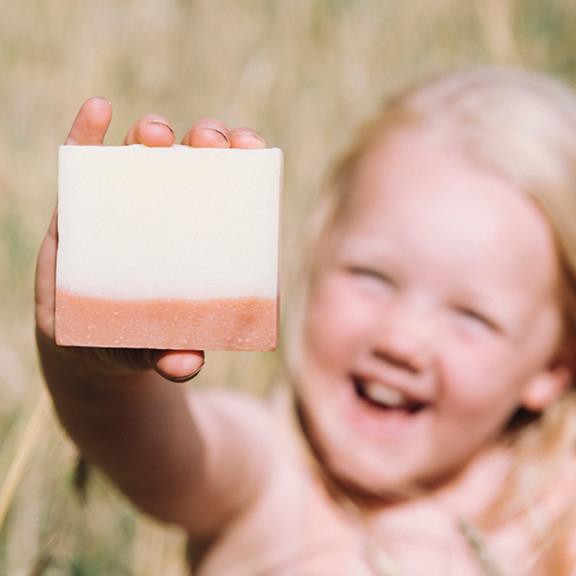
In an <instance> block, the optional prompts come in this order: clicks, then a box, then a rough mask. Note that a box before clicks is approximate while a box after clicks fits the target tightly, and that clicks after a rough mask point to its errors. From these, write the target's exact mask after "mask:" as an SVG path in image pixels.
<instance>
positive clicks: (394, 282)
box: [299, 130, 567, 492]
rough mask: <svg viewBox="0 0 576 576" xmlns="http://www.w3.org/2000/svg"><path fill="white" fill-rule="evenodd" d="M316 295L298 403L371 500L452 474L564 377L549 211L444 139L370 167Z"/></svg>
mask: <svg viewBox="0 0 576 576" xmlns="http://www.w3.org/2000/svg"><path fill="white" fill-rule="evenodd" d="M352 198H353V199H352V200H351V201H350V204H349V206H348V207H347V209H346V211H345V213H344V214H343V215H342V216H341V217H340V220H339V223H338V225H337V226H336V229H335V231H334V233H333V235H332V238H331V240H330V241H328V242H327V243H326V246H325V247H324V250H323V252H322V255H321V258H320V262H319V263H318V268H317V270H316V275H315V277H314V281H313V283H312V287H311V293H310V298H309V310H308V314H307V323H306V326H305V354H306V359H305V362H304V371H303V373H302V374H303V376H302V381H301V386H300V389H299V395H300V398H301V402H302V405H303V409H304V414H305V418H306V421H307V425H308V427H309V429H310V434H311V435H312V438H313V441H314V443H315V444H316V445H317V447H318V450H319V452H320V453H321V455H322V458H323V460H324V462H325V464H326V465H327V466H328V467H329V469H330V470H331V471H332V473H334V474H335V475H336V476H338V477H339V478H340V479H343V480H345V481H347V482H352V483H353V484H355V485H356V486H357V487H360V488H362V489H364V490H369V491H373V492H386V491H389V490H401V489H402V488H408V487H415V486H416V485H425V484H430V483H436V482H438V481H440V482H441V481H443V480H447V479H448V478H450V477H451V476H452V475H453V474H455V473H456V472H457V471H459V470H461V469H462V468H463V467H464V466H465V464H466V463H468V462H469V461H470V460H471V458H472V457H473V456H474V455H475V454H476V453H478V452H479V451H480V450H481V449H482V448H483V447H485V446H486V445H488V444H490V443H491V442H492V441H493V440H494V439H495V438H496V437H497V436H498V435H499V434H500V433H501V432H502V431H503V429H504V427H505V426H506V424H507V422H508V421H509V419H510V417H511V415H512V414H513V413H514V412H515V411H516V410H517V408H519V407H520V406H522V405H524V406H526V407H528V408H530V409H533V410H541V409H543V408H544V407H545V406H546V405H547V404H549V403H550V402H552V401H553V400H555V399H556V398H557V397H558V395H559V394H560V392H561V390H562V386H563V385H564V384H565V383H566V381H567V374H566V371H565V370H564V369H563V368H562V366H561V365H560V364H559V362H558V361H557V358H556V352H557V349H558V344H559V340H560V332H561V321H562V318H561V310H560V306H559V303H558V298H557V294H558V289H557V286H558V266H557V259H556V254H555V248H554V243H553V239H552V235H551V233H550V231H549V229H548V226H547V224H546V222H545V220H544V218H543V216H542V215H541V214H540V213H539V211H538V209H537V208H536V207H535V206H534V205H533V204H532V203H531V202H530V201H529V200H528V199H527V197H525V196H524V195H523V193H521V192H520V191H519V190H517V189H516V188H515V187H514V186H513V185H511V184H510V183H508V182H506V181H504V180H503V179H500V178H499V177H497V176H495V175H492V174H491V173H489V172H487V171H484V170H482V169H480V168H479V167H477V166H476V165H474V164H473V163H472V162H471V161H469V160H467V159H466V157H465V156H464V155H463V153H461V152H460V151H459V150H458V149H456V147H455V146H454V145H451V144H450V142H449V140H448V139H447V138H445V137H443V136H442V134H439V133H432V132H427V131H424V130H404V131H400V132H398V133H395V134H393V135H391V136H390V137H389V138H387V140H386V142H383V143H381V144H380V145H378V146H375V147H374V148H373V149H372V151H370V152H369V153H368V154H366V156H365V157H364V158H363V159H362V160H361V162H360V164H359V166H358V169H357V172H356V177H355V179H354V183H353V193H352Z"/></svg>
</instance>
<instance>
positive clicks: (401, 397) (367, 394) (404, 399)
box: [353, 377, 427, 414]
mask: <svg viewBox="0 0 576 576" xmlns="http://www.w3.org/2000/svg"><path fill="white" fill-rule="evenodd" d="M353 381H354V388H355V390H356V394H357V395H358V396H359V397H360V398H362V399H363V400H365V401H366V402H368V403H369V404H371V405H373V406H375V407H377V408H380V409H383V410H396V411H404V412H407V413H408V414H415V413H417V412H420V411H421V410H423V409H424V408H425V407H426V406H427V403H426V402H422V401H420V400H416V399H415V398H412V397H410V396H408V395H407V394H404V393H403V392H401V391H400V390H398V389H396V388H391V387H389V386H387V385H385V384H382V383H380V382H375V381H372V380H363V379H361V378H359V377H354V378H353Z"/></svg>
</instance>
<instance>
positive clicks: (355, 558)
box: [36, 98, 527, 576]
mask: <svg viewBox="0 0 576 576" xmlns="http://www.w3.org/2000/svg"><path fill="white" fill-rule="evenodd" d="M110 120H111V106H110V104H109V103H108V102H107V101H106V100H104V99H101V98H93V99H90V100H88V101H87V102H86V103H85V104H84V105H83V106H82V108H81V109H80V111H79V113H78V116H77V117H76V120H75V121H74V124H73V126H72V129H71V130H70V134H69V136H68V138H67V140H66V143H67V144H71V145H88V144H90V145H99V144H102V143H103V140H104V136H105V134H106V130H107V128H108V125H109V123H110ZM175 141H176V137H175V135H174V132H173V130H172V128H171V127H170V125H169V123H168V122H167V121H166V120H165V119H164V118H163V117H161V116H158V115H148V116H145V117H144V118H142V119H141V120H140V121H139V122H137V123H136V124H135V125H134V126H133V127H132V128H131V129H130V130H129V131H128V133H127V135H126V139H125V144H135V143H140V144H145V145H147V146H171V145H173V144H174V143H175ZM181 142H182V144H185V145H188V146H198V147H231V148H262V147H265V146H266V143H265V142H264V140H263V139H262V138H261V136H259V135H258V134H256V133H255V132H253V131H252V130H249V129H245V128H237V129H234V130H229V129H228V128H227V127H226V126H225V125H224V124H222V123H221V122H218V121H217V120H213V119H204V120H201V121H199V122H198V123H196V124H195V125H194V126H192V127H191V128H190V130H189V131H188V132H187V133H186V134H185V135H184V137H183V138H182V140H181ZM56 247H57V221H56V215H54V217H53V219H52V222H51V225H50V228H49V230H48V232H47V235H46V238H45V240H44V242H43V244H42V247H41V250H40V254H39V257H38V264H37V275H36V321H37V340H38V348H39V353H40V358H41V362H42V367H43V370H44V373H45V377H46V381H47V383H48V386H49V389H50V392H51V394H52V397H53V399H54V404H55V408H56V411H57V413H58V416H59V418H60V420H61V421H62V423H63V425H64V427H65V428H66V430H67V431H68V433H69V434H70V436H71V437H72V438H73V440H74V441H75V442H76V444H77V445H78V446H79V448H80V450H81V451H82V453H83V454H85V455H86V457H87V458H88V459H89V461H91V462H92V463H94V464H96V465H97V466H99V467H100V468H101V469H102V470H104V471H105V472H106V474H107V475H108V476H109V477H110V478H111V479H112V481H113V482H115V483H116V484H117V485H118V486H119V487H120V488H121V489H122V490H123V491H124V493H125V494H126V495H127V496H128V497H129V498H130V499H131V500H132V501H133V502H134V503H135V504H136V505H137V506H139V507H140V508H141V509H143V510H144V511H145V512H147V513H149V514H152V515H154V516H155V517H157V518H159V519H161V520H164V521H166V522H170V523H175V524H177V525H180V526H181V527H182V528H183V529H184V530H185V531H186V532H187V533H188V534H189V535H190V540H191V543H192V544H193V548H194V550H195V553H194V554H193V558H192V564H193V565H194V566H195V568H196V570H195V572H194V573H195V574H200V575H203V576H216V575H220V576H224V575H229V576H243V575H246V576H254V575H255V574H274V575H294V576H296V575H299V576H302V575H312V574H322V575H324V574H334V575H340V574H342V575H352V576H354V575H358V576H369V575H374V574H388V573H390V574H394V573H395V572H386V571H385V569H384V567H385V563H384V560H383V559H382V557H381V556H380V553H378V552H374V551H373V550H372V548H373V546H372V544H374V545H375V546H376V547H377V548H382V549H386V551H387V552H389V553H391V555H392V556H394V557H395V558H396V561H398V563H399V564H400V565H401V566H402V570H403V571H402V572H401V573H405V574H410V575H420V574H426V575H427V576H434V575H436V574H437V575H446V574H458V575H462V576H468V575H470V576H474V575H477V574H482V572H481V571H480V570H479V566H478V561H477V559H476V558H475V557H474V555H473V554H472V553H471V551H470V547H469V545H467V543H466V542H465V540H464V539H463V538H462V535H461V534H460V533H459V532H458V529H457V526H456V518H455V515H456V514H455V512H453V510H455V509H456V508H457V509H458V513H459V514H461V513H469V514H470V515H471V516H473V515H474V514H475V513H476V512H478V510H476V509H474V505H477V506H479V507H481V506H482V504H483V502H482V501H481V499H479V498H476V499H474V500H470V499H468V498H467V496H466V495H467V494H469V493H471V492H473V493H474V494H478V493H483V494H484V495H485V499H486V501H489V499H490V497H491V493H490V489H491V488H490V487H492V489H493V488H494V486H497V485H498V483H499V482H498V481H497V479H498V478H500V479H503V478H504V476H505V474H506V472H507V469H508V460H507V457H506V454H505V453H504V452H503V451H502V450H500V449H497V448H495V449H493V450H487V451H486V452H485V454H483V455H482V457H481V458H478V459H477V460H476V463H475V465H474V467H471V468H469V469H467V470H466V473H465V474H462V475H461V476H460V477H459V478H458V481H457V482H454V483H453V484H452V485H451V486H450V487H449V489H447V490H445V491H444V493H443V494H441V495H439V494H436V495H435V496H434V497H432V496H427V497H422V498H416V499H413V500H412V501H408V502H404V503H402V504H399V505H384V503H380V505H378V506H377V507H376V508H372V509H369V508H366V509H365V510H364V512H363V513H362V514H359V512H358V511H359V509H360V508H361V507H362V506H361V505H360V504H359V503H357V506H354V505H352V506H351V500H350V499H348V498H347V497H345V496H344V495H343V493H342V492H338V491H337V492H336V493H334V492H333V491H332V489H331V484H330V482H328V483H327V482H325V479H324V478H323V474H322V473H319V470H320V468H319V467H318V466H317V464H315V463H313V460H312V459H311V456H310V454H309V452H308V450H307V448H306V446H305V444H304V443H303V442H302V435H301V433H300V431H299V428H298V426H297V425H296V423H295V419H294V418H293V417H292V414H291V410H290V404H289V402H288V401H285V400H282V399H281V400H280V401H279V402H275V403H273V405H272V406H270V405H268V404H266V403H264V402H263V401H260V400H257V399H253V398H248V397H244V396H241V395H239V394H234V393H231V392H209V393H206V392H202V393H199V392H193V393H191V394H189V395H188V396H187V394H186V392H185V390H184V388H183V387H182V386H181V385H180V384H179V382H182V381H186V380H189V379H190V378H192V377H193V375H194V374H196V373H197V372H198V371H199V370H200V369H201V368H202V365H203V363H204V355H203V353H202V352H199V351H183V352H173V351H144V350H136V351H131V350H103V349H75V348H62V347H58V346H56V345H55V343H54V325H53V318H54V288H55V287H54V278H55V262H56ZM453 502H458V506H457V507H453V506H452V503H453ZM463 502H468V504H467V505H464V504H463ZM526 530H527V528H526V527H525V526H512V527H508V528H507V529H506V530H502V531H500V532H499V533H496V534H495V536H494V538H492V540H491V541H490V545H491V546H494V547H496V548H498V547H500V548H502V547H507V549H509V550H512V551H513V553H514V554H522V553H524V554H525V552H526V551H525V549H524V547H525V545H526V540H527V535H526ZM416 550H417V552H418V553H415V551H416Z"/></svg>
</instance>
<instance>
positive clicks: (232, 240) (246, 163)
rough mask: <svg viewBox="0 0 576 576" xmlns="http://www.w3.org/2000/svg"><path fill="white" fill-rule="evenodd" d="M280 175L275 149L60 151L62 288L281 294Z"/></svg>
mask: <svg viewBox="0 0 576 576" xmlns="http://www.w3.org/2000/svg"><path fill="white" fill-rule="evenodd" d="M281 172H282V152H281V151H280V150H279V149H277V148H268V149H263V150H237V149H234V150H232V149H215V148H191V147H189V146H173V147H171V148H149V147H146V146H142V145H132V146H61V147H60V159H59V192H58V194H59V196H58V233H59V245H58V261H57V286H58V288H59V289H60V290H65V291H68V292H70V293H72V294H77V295H83V296H92V297H100V298H111V299H141V298H186V299H207V298H229V297H270V298H275V297H276V294H277V289H278V287H277V278H278V226H279V198H280V182H281Z"/></svg>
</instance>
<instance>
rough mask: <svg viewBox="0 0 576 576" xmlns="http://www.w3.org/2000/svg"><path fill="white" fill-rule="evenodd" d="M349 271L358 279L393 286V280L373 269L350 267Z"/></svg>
mask: <svg viewBox="0 0 576 576" xmlns="http://www.w3.org/2000/svg"><path fill="white" fill-rule="evenodd" d="M349 271H350V273H351V274H353V275H354V276H358V277H360V278H365V279H367V280H374V281H375V282H378V283H381V284H386V285H388V286H394V285H395V282H394V280H393V279H392V278H391V277H390V276H388V275H387V274H386V273H384V272H382V271H380V270H376V269H374V268H368V267H365V266H350V267H349Z"/></svg>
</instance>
